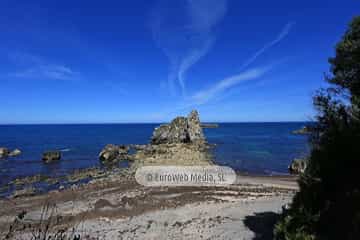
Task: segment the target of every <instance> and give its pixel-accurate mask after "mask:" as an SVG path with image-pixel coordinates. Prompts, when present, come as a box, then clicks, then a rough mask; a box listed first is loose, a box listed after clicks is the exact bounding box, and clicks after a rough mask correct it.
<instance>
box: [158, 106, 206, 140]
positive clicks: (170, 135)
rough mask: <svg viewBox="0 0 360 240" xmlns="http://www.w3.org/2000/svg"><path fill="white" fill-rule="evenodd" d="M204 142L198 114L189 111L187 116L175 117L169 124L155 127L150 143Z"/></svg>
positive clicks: (194, 111)
mask: <svg viewBox="0 0 360 240" xmlns="http://www.w3.org/2000/svg"><path fill="white" fill-rule="evenodd" d="M194 142H205V137H204V134H203V131H202V128H201V126H200V119H199V114H198V112H197V111H196V110H193V111H191V113H190V114H189V116H188V117H187V118H185V117H177V118H175V119H174V120H172V121H171V122H170V124H164V125H161V126H160V127H158V128H155V131H154V132H153V136H152V138H151V144H163V143H194Z"/></svg>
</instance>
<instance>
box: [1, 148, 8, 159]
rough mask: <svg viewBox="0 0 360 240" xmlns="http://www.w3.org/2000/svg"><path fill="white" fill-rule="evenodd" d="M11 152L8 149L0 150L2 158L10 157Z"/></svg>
mask: <svg viewBox="0 0 360 240" xmlns="http://www.w3.org/2000/svg"><path fill="white" fill-rule="evenodd" d="M9 153H10V151H9V149H7V148H3V147H2V148H0V158H6V157H7V156H8V155H9Z"/></svg>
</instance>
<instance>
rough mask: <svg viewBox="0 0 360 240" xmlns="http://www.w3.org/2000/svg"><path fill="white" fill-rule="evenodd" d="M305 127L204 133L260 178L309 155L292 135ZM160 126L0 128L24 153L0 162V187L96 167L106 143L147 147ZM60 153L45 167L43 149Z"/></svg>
mask: <svg viewBox="0 0 360 240" xmlns="http://www.w3.org/2000/svg"><path fill="white" fill-rule="evenodd" d="M304 124H305V123H300V122H297V123H220V124H219V128H215V129H205V130H204V131H205V135H206V137H207V139H208V142H209V143H214V144H216V148H214V149H213V153H214V157H215V161H216V162H217V163H218V164H222V165H227V166H231V167H232V168H234V169H236V170H239V171H244V172H249V173H258V174H286V173H287V166H288V165H289V163H290V162H291V160H292V159H293V158H295V157H301V156H304V155H305V154H307V153H308V151H309V148H308V145H307V139H306V136H301V135H293V134H291V131H293V130H295V129H298V128H301V127H302V126H304ZM156 126H158V124H86V125H85V124H84V125H0V147H7V148H9V149H14V148H19V149H21V151H22V154H21V155H20V156H18V157H15V158H7V159H2V160H0V185H3V184H5V183H7V182H9V181H11V180H13V179H15V178H17V177H24V176H29V175H34V174H46V175H64V174H66V173H67V172H69V171H72V170H74V169H79V168H87V167H92V166H100V163H99V160H98V153H99V152H100V150H101V149H102V148H103V147H104V146H105V145H106V144H108V143H113V144H145V143H148V142H149V139H150V137H151V135H152V131H153V129H154V128H155V127H156ZM52 149H57V150H63V152H62V160H61V161H59V162H54V163H50V164H43V162H42V161H41V155H42V153H43V152H44V151H46V150H52Z"/></svg>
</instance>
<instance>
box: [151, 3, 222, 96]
mask: <svg viewBox="0 0 360 240" xmlns="http://www.w3.org/2000/svg"><path fill="white" fill-rule="evenodd" d="M173 4H178V5H177V6H175V7H174V5H173ZM226 10H227V1H226V0H187V1H178V2H176V3H174V1H158V4H157V5H156V7H155V8H154V9H153V11H152V14H151V24H150V25H151V30H152V33H153V38H154V40H155V42H156V43H157V45H158V46H159V47H160V48H161V49H162V51H163V52H164V53H165V54H166V56H167V57H168V58H169V61H170V65H171V66H170V71H169V76H168V85H169V88H170V90H171V92H172V94H175V93H176V86H177V85H178V86H179V87H180V89H181V93H182V95H184V96H185V95H186V73H187V72H188V71H189V69H190V68H191V67H193V66H194V65H195V64H196V63H197V62H198V61H199V60H200V59H201V58H203V57H204V56H205V55H206V54H207V53H208V52H209V50H210V49H211V47H212V46H213V43H214V41H215V27H216V25H217V24H218V23H219V22H220V21H221V19H222V18H223V17H224V16H225V13H226Z"/></svg>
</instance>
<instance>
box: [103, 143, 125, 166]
mask: <svg viewBox="0 0 360 240" xmlns="http://www.w3.org/2000/svg"><path fill="white" fill-rule="evenodd" d="M129 149H130V148H129V146H125V145H114V144H108V145H106V146H105V148H104V149H103V150H102V151H101V152H100V153H99V159H100V161H101V162H103V163H114V162H117V161H120V160H126V159H129V156H128V153H129Z"/></svg>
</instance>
